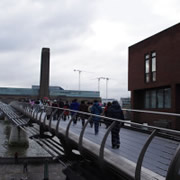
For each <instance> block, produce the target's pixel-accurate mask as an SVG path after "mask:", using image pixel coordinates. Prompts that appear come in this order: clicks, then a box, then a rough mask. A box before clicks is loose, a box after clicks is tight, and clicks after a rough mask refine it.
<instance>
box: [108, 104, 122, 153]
mask: <svg viewBox="0 0 180 180" xmlns="http://www.w3.org/2000/svg"><path fill="white" fill-rule="evenodd" d="M107 117H111V118H115V119H121V120H124V114H123V111H122V109H121V106H120V105H119V103H118V102H117V101H113V102H112V105H111V106H110V107H109V108H108V110H107ZM110 121H111V120H110ZM112 122H113V120H112V121H111V123H112ZM122 125H123V123H122V122H120V121H116V122H115V126H114V127H113V129H112V130H111V143H112V148H113V149H118V148H119V147H120V136H119V133H120V128H121V127H122Z"/></svg>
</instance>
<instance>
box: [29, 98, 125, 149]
mask: <svg viewBox="0 0 180 180" xmlns="http://www.w3.org/2000/svg"><path fill="white" fill-rule="evenodd" d="M29 104H30V105H31V106H32V107H33V106H34V105H35V104H38V105H39V107H40V108H42V110H44V111H46V114H47V119H49V118H50V117H53V120H58V118H62V119H63V120H64V121H66V120H68V119H69V117H70V116H71V117H72V118H73V124H74V125H76V123H77V121H78V120H79V121H81V122H82V127H84V125H85V122H86V120H87V119H88V118H89V117H90V115H89V114H88V113H91V114H94V115H93V116H92V117H91V119H90V121H89V124H90V127H91V128H93V126H94V133H95V135H98V133H99V126H100V125H101V122H102V121H103V123H104V124H105V128H108V127H109V126H110V125H111V124H112V123H113V122H114V120H112V119H111V118H114V119H121V120H124V115H123V111H122V110H121V106H120V105H119V103H118V102H117V101H113V102H108V103H107V104H104V105H102V104H101V103H100V102H98V101H97V100H94V102H86V101H81V102H78V101H77V99H74V100H72V102H68V101H63V100H61V99H59V100H49V99H48V98H46V99H43V100H36V101H34V100H29ZM51 106H52V107H53V108H52V107H51ZM78 111H81V112H84V114H83V113H78ZM100 116H101V117H100ZM102 116H106V117H108V118H109V119H106V118H102ZM122 126H123V123H121V122H120V121H118V120H117V121H115V123H114V126H113V127H112V129H111V142H112V148H114V149H118V148H119V147H120V129H121V127H122Z"/></svg>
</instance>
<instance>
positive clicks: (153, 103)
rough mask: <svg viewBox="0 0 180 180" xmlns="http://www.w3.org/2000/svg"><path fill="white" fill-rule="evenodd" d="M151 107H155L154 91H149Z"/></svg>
mask: <svg viewBox="0 0 180 180" xmlns="http://www.w3.org/2000/svg"><path fill="white" fill-rule="evenodd" d="M151 108H156V91H155V90H152V91H151Z"/></svg>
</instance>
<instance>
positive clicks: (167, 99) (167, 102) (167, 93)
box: [164, 88, 171, 108]
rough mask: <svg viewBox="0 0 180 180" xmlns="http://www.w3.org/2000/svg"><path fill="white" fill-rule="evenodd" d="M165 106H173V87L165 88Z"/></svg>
mask: <svg viewBox="0 0 180 180" xmlns="http://www.w3.org/2000/svg"><path fill="white" fill-rule="evenodd" d="M164 106H165V108H170V107H171V89H170V88H166V89H164Z"/></svg>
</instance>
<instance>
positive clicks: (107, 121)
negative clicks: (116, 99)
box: [104, 102, 111, 129]
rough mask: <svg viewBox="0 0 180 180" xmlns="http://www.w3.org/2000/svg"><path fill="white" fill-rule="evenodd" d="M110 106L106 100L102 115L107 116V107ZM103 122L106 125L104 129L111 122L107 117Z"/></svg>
mask: <svg viewBox="0 0 180 180" xmlns="http://www.w3.org/2000/svg"><path fill="white" fill-rule="evenodd" d="M110 107H111V102H108V103H107V105H106V106H105V108H104V116H106V117H107V112H108V109H109V108H110ZM104 123H105V125H106V129H107V128H108V127H109V125H110V124H111V122H110V121H109V120H108V119H104Z"/></svg>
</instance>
